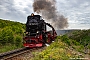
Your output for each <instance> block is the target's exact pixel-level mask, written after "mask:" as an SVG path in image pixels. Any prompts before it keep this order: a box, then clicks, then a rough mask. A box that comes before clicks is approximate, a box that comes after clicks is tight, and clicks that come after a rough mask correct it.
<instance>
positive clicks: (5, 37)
mask: <svg viewBox="0 0 90 60" xmlns="http://www.w3.org/2000/svg"><path fill="white" fill-rule="evenodd" d="M10 28H11V27H6V28H4V29H3V30H2V31H1V33H0V43H1V44H3V45H5V44H7V43H14V42H13V39H14V36H13V32H12V30H11V29H10Z"/></svg>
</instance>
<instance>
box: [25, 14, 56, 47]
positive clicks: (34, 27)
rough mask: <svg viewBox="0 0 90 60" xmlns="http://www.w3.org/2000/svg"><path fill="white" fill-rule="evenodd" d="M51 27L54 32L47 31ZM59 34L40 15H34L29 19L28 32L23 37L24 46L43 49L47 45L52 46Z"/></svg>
mask: <svg viewBox="0 0 90 60" xmlns="http://www.w3.org/2000/svg"><path fill="white" fill-rule="evenodd" d="M46 26H49V27H50V28H51V29H52V30H51V31H47V27H46ZM56 36H57V33H56V31H55V29H54V28H53V27H52V25H50V24H49V23H46V22H45V21H44V20H43V19H42V17H41V16H40V15H34V14H33V13H32V14H31V15H30V16H28V17H27V22H26V32H25V36H24V37H23V45H24V46H25V47H29V48H33V47H42V46H44V45H45V44H46V43H48V44H50V43H51V42H52V41H53V40H55V38H56Z"/></svg>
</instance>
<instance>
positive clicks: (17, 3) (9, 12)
mask: <svg viewBox="0 0 90 60" xmlns="http://www.w3.org/2000/svg"><path fill="white" fill-rule="evenodd" d="M56 1H57V4H56V7H57V10H58V12H59V13H60V14H61V15H64V16H65V17H66V18H68V23H69V27H68V28H67V29H88V28H90V0H56ZM32 4H33V0H1V1H0V18H1V19H8V20H12V21H17V22H21V23H26V18H27V16H28V15H30V14H31V13H33V8H32Z"/></svg>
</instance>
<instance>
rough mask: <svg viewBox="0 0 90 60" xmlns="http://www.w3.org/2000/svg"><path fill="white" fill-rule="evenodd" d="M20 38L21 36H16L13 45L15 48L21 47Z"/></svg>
mask: <svg viewBox="0 0 90 60" xmlns="http://www.w3.org/2000/svg"><path fill="white" fill-rule="evenodd" d="M21 40H22V37H21V36H19V35H18V36H16V38H15V45H16V46H17V47H21V46H22V41H21Z"/></svg>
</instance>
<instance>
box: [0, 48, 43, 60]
mask: <svg viewBox="0 0 90 60" xmlns="http://www.w3.org/2000/svg"><path fill="white" fill-rule="evenodd" d="M43 48H44V47H41V48H33V49H30V48H21V49H17V50H14V51H10V52H6V53H3V54H0V60H25V59H24V58H23V57H21V56H24V55H28V54H29V56H32V54H31V53H32V52H33V51H37V50H40V49H43Z"/></svg>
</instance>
